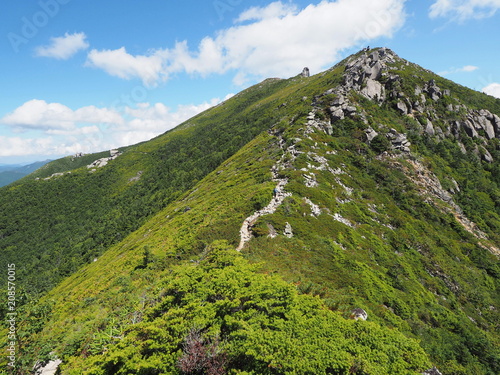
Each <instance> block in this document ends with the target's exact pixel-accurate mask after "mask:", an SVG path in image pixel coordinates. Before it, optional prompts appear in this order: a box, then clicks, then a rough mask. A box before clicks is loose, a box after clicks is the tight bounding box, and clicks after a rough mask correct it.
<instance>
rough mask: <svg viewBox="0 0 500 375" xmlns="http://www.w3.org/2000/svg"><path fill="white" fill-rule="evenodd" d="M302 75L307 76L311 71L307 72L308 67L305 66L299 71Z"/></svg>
mask: <svg viewBox="0 0 500 375" xmlns="http://www.w3.org/2000/svg"><path fill="white" fill-rule="evenodd" d="M300 75H301V76H302V77H306V78H307V77H309V76H310V75H311V73H310V72H309V68H308V67H307V66H306V67H305V68H304V69H302V73H300Z"/></svg>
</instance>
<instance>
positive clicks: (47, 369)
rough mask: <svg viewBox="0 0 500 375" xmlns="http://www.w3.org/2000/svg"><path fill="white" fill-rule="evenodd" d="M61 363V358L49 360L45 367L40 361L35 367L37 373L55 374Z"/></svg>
mask: <svg viewBox="0 0 500 375" xmlns="http://www.w3.org/2000/svg"><path fill="white" fill-rule="evenodd" d="M61 363H62V361H61V360H60V359H56V360H54V361H49V362H48V363H47V364H46V365H45V366H43V367H42V365H41V364H40V363H37V365H35V368H34V371H35V375H54V374H55V373H56V371H57V369H58V367H59V365H60V364H61Z"/></svg>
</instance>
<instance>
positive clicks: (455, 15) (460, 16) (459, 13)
mask: <svg viewBox="0 0 500 375" xmlns="http://www.w3.org/2000/svg"><path fill="white" fill-rule="evenodd" d="M499 8H500V0H436V1H435V2H434V3H433V4H432V5H431V7H430V9H429V16H430V17H431V18H437V17H449V18H451V19H453V20H456V21H465V20H467V19H470V18H475V19H481V18H487V17H491V16H493V15H494V14H495V12H496V11H497V10H498V9H499Z"/></svg>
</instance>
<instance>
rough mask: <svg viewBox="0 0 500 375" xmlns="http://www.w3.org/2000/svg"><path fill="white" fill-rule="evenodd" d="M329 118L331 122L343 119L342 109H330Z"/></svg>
mask: <svg viewBox="0 0 500 375" xmlns="http://www.w3.org/2000/svg"><path fill="white" fill-rule="evenodd" d="M330 111H331V112H330V118H331V121H332V122H335V121H338V120H342V119H344V117H345V116H344V111H343V110H342V108H338V107H330Z"/></svg>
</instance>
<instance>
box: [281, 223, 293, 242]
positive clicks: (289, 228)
mask: <svg viewBox="0 0 500 375" xmlns="http://www.w3.org/2000/svg"><path fill="white" fill-rule="evenodd" d="M283 234H284V236H285V237H288V238H292V237H293V230H292V226H291V225H290V223H289V222H287V223H286V225H285V231H284V232H283Z"/></svg>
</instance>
